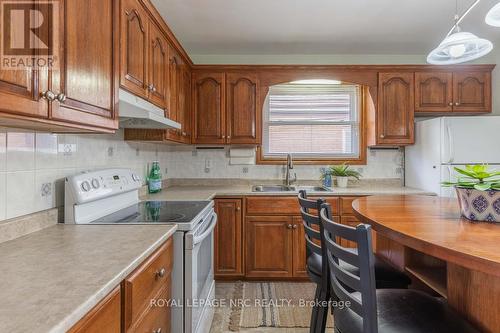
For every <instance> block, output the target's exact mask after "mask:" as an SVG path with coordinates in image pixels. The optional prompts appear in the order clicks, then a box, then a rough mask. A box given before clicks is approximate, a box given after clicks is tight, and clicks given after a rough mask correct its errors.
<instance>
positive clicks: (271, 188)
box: [252, 185, 330, 192]
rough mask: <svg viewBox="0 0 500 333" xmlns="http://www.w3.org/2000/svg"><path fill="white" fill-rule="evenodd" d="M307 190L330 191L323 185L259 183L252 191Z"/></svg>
mask: <svg viewBox="0 0 500 333" xmlns="http://www.w3.org/2000/svg"><path fill="white" fill-rule="evenodd" d="M300 190H306V191H308V192H329V191H330V190H329V189H327V188H326V187H322V186H285V185H257V186H254V187H252V192H298V191H300Z"/></svg>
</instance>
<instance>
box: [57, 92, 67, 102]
mask: <svg viewBox="0 0 500 333" xmlns="http://www.w3.org/2000/svg"><path fill="white" fill-rule="evenodd" d="M56 98H57V100H58V101H59V102H60V103H64V102H65V101H66V95H65V94H64V93H60V94H59V95H57V97H56Z"/></svg>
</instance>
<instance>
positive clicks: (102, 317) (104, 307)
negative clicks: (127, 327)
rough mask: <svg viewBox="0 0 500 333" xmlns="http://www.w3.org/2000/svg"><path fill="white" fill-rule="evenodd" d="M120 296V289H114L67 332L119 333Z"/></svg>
mask: <svg viewBox="0 0 500 333" xmlns="http://www.w3.org/2000/svg"><path fill="white" fill-rule="evenodd" d="M120 312H121V294H120V287H117V288H115V289H114V290H113V291H112V292H111V293H110V294H109V295H108V296H106V298H104V299H103V300H102V301H101V302H99V303H98V304H97V305H96V306H95V307H94V308H93V309H92V310H90V312H89V313H87V314H86V315H85V316H84V317H83V318H82V319H80V321H78V322H77V323H76V324H75V326H73V327H72V328H71V329H70V330H69V331H68V332H70V333H100V332H116V333H118V332H120Z"/></svg>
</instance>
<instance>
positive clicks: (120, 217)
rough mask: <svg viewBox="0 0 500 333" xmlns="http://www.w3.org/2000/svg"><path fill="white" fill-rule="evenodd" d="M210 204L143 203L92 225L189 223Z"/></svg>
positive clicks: (208, 202)
mask: <svg viewBox="0 0 500 333" xmlns="http://www.w3.org/2000/svg"><path fill="white" fill-rule="evenodd" d="M210 204H211V202H210V201H143V202H139V203H138V204H135V205H132V206H130V207H127V208H125V209H122V210H120V211H118V212H115V213H113V214H110V215H107V216H104V217H103V218H100V219H98V220H95V221H93V222H92V223H93V224H111V223H155V222H156V223H162V222H163V223H190V222H191V221H192V220H193V219H194V218H196V217H197V216H198V215H199V214H200V213H201V212H202V211H203V210H204V209H205V208H207V206H209V205H210Z"/></svg>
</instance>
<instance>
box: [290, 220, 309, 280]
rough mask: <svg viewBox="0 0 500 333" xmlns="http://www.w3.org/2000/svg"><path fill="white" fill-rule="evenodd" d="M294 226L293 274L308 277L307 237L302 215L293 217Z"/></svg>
mask: <svg viewBox="0 0 500 333" xmlns="http://www.w3.org/2000/svg"><path fill="white" fill-rule="evenodd" d="M293 228H294V230H293V276H294V277H303V278H307V276H308V275H307V270H306V265H307V255H306V238H305V231H304V224H303V223H302V218H301V217H293Z"/></svg>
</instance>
